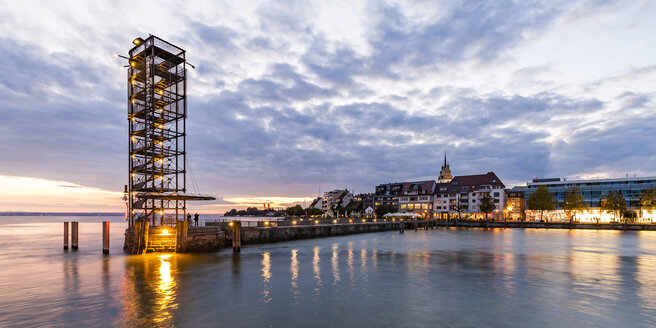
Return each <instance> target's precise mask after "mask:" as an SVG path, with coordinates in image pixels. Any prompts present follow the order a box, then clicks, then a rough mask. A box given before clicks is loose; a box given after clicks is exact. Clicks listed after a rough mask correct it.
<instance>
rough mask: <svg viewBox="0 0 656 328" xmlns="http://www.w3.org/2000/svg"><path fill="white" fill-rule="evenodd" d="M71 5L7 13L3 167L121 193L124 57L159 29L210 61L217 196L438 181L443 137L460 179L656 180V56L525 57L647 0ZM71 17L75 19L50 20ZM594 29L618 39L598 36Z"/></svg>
mask: <svg viewBox="0 0 656 328" xmlns="http://www.w3.org/2000/svg"><path fill="white" fill-rule="evenodd" d="M27 6H28V7H29V4H28V5H27ZM61 6H63V7H62V8H60V9H58V10H54V9H53V8H49V7H47V6H46V7H45V8H44V10H43V13H41V14H38V13H36V12H34V11H27V12H28V14H29V17H27V18H25V17H23V13H25V12H26V11H25V10H23V8H22V7H20V6H18V5H17V4H11V5H7V6H5V7H4V8H2V9H0V10H2V12H0V14H2V15H0V16H2V17H3V18H5V19H4V20H3V21H2V22H0V31H2V32H4V33H3V35H4V36H3V37H2V38H0V59H2V61H3V63H4V65H3V66H2V67H0V95H2V97H0V115H1V116H2V118H3V119H2V120H1V121H0V140H1V141H0V153H2V154H6V156H3V160H2V161H0V173H1V174H6V175H13V176H23V177H33V178H42V179H46V180H53V181H70V183H72V185H70V186H73V185H75V186H77V185H80V186H91V187H96V188H100V189H104V190H120V191H122V185H123V184H125V183H126V181H127V172H126V171H127V165H126V164H127V163H126V159H127V137H128V136H127V124H126V94H125V93H126V92H125V85H126V82H125V71H123V70H121V69H119V68H118V67H119V66H120V65H122V64H124V63H123V62H122V61H121V60H119V59H116V58H114V57H111V56H110V55H111V52H112V51H114V50H120V49H128V48H130V46H131V44H129V41H130V40H131V38H132V37H133V36H134V35H139V33H142V34H143V33H144V32H143V31H151V32H153V33H155V34H157V35H158V36H160V37H162V38H164V39H167V40H169V41H171V42H173V43H176V44H178V45H180V46H181V47H182V48H184V49H185V50H186V51H187V56H188V57H187V58H188V59H189V60H190V62H192V63H193V64H195V65H196V66H197V69H196V70H190V71H189V72H188V73H189V74H188V77H189V81H188V85H187V87H188V103H187V109H188V119H187V149H186V151H187V154H188V162H189V163H188V164H187V165H188V171H189V175H193V178H194V179H195V180H196V181H197V182H198V185H199V189H200V190H199V191H200V192H204V193H210V194H214V195H220V197H219V198H218V199H217V201H216V202H214V203H212V204H207V205H202V206H209V207H207V208H212V207H211V206H210V205H213V206H215V208H218V207H220V206H226V207H229V206H237V207H238V206H242V205H243V206H246V205H244V204H251V203H248V202H250V201H251V200H253V201H252V202H253V204H255V203H257V202H260V201H262V200H263V199H271V197H277V196H286V197H291V198H293V199H290V200H280V202H279V203H280V205H281V206H283V205H284V204H292V203H295V202H298V201H299V200H301V201H302V199H306V198H308V199H309V198H311V197H312V196H314V195H316V194H317V193H318V191H319V189H321V190H322V191H326V190H328V189H333V188H344V187H348V188H350V189H355V191H356V192H371V191H372V190H373V189H372V188H373V187H374V186H375V185H376V184H378V183H384V182H391V181H404V180H421V179H434V178H436V176H437V175H438V173H439V168H440V167H439V166H440V165H441V162H442V156H443V154H444V152H445V151H446V152H447V153H448V157H449V161H450V163H451V168H452V171H453V173H454V174H456V175H458V174H476V173H485V172H487V171H495V172H496V173H497V174H498V175H499V176H500V177H501V179H502V180H504V181H507V184H511V183H512V184H514V183H521V182H522V181H526V180H528V179H530V178H532V177H535V176H552V175H556V176H589V175H591V174H607V175H613V174H622V173H623V172H624V171H637V172H639V173H642V174H645V175H654V172H653V169H652V168H651V167H650V166H649V164H648V163H653V160H654V158H653V154H654V153H655V152H654V150H656V149H652V148H653V147H651V146H650V145H651V144H652V142H651V139H653V137H654V132H653V129H652V128H650V127H653V126H654V123H656V122H654V120H655V119H654V114H653V113H654V112H655V111H654V100H653V99H654V96H656V94H654V92H653V91H651V89H649V88H648V87H645V86H644V85H645V83H646V85H651V84H649V83H650V82H651V81H652V79H653V76H654V75H653V72H654V63H653V61H650V60H651V59H643V58H642V57H637V56H631V57H630V58H629V57H622V56H617V58H614V59H613V61H614V62H618V63H621V65H620V64H618V65H616V66H615V67H623V69H621V70H613V71H610V69H607V68H605V67H598V68H597V69H595V74H594V75H593V74H589V75H583V76H581V77H579V78H578V79H576V80H575V81H574V82H572V80H568V81H563V77H562V76H561V75H559V74H560V73H559V68H560V67H563V63H567V64H570V63H571V62H572V59H571V58H557V57H548V56H547V58H548V60H546V61H545V60H542V59H541V58H542V57H531V58H528V59H527V58H526V56H520V55H519V53H520V52H522V53H524V52H526V53H531V51H530V50H531V49H532V48H531V47H533V46H535V43H536V42H539V41H540V39H541V38H542V37H543V36H544V35H546V34H549V33H550V32H554V31H555V32H558V33H555V35H562V34H568V32H569V30H568V28H571V26H574V25H577V24H581V25H584V27H588V28H590V31H595V30H596V25H595V24H594V19H591V18H594V17H598V16H599V17H601V16H600V15H604V17H610V18H607V19H609V20H612V22H614V23H615V25H613V26H614V27H615V28H614V33H617V35H619V36H622V37H625V38H628V37H629V36H630V37H631V38H634V34H632V33H633V32H632V31H635V30H636V29H638V28H644V29H646V30H648V28H647V27H649V26H650V25H649V24H651V23H650V21H649V22H647V21H642V20H638V19H629V20H631V24H632V25H631V26H630V27H627V26H625V25H623V24H625V23H624V21H625V20H626V18H627V17H634V15H632V13H634V12H635V10H638V9H636V8H637V7H636V6H629V5H627V6H625V7H622V6H619V7H618V6H616V5H614V2H610V3H609V5H608V6H607V5H606V4H603V3H596V2H593V3H589V2H578V1H573V2H569V1H568V2H561V1H555V2H539V1H536V2H513V1H501V2H483V1H481V2H472V1H451V2H440V3H436V2H426V3H420V4H417V3H404V4H403V5H400V4H397V3H395V2H372V3H367V4H358V7H357V8H355V7H350V6H349V5H348V4H345V5H344V6H345V8H343V10H344V11H349V13H350V14H351V15H350V16H349V19H348V22H349V24H354V25H349V27H350V26H353V31H349V30H348V29H344V30H346V31H349V32H353V33H348V34H349V35H341V36H340V35H338V34H336V32H335V30H334V29H331V26H330V25H328V26H324V25H321V24H322V20H320V19H316V16H317V11H318V10H320V8H323V7H321V6H319V4H318V3H313V2H296V1H289V2H276V3H259V4H258V3H250V4H248V5H239V6H230V5H224V4H211V5H207V6H203V8H199V6H189V7H185V8H182V9H180V10H179V11H176V12H172V11H169V10H168V9H166V6H162V8H159V9H158V10H157V12H155V13H152V15H155V16H157V17H158V18H157V19H158V20H159V21H158V22H168V23H167V24H163V25H161V24H160V25H157V26H158V28H157V29H155V26H156V25H151V24H146V23H143V22H141V21H139V20H133V17H130V15H131V14H126V15H118V13H120V12H121V11H122V10H121V9H122V7H121V4H117V5H115V6H112V7H111V8H105V7H103V6H102V5H98V6H97V7H96V6H90V5H84V6H82V5H80V6H74V5H70V4H64V5H61ZM609 8H612V10H611V9H609ZM46 9H53V10H46ZM356 9H357V10H356ZM639 9H640V10H641V11H643V12H645V13H650V12H653V11H654V9H653V8H652V7H649V6H647V7H640V8H639ZM101 12H109V13H111V15H112V16H111V17H112V18H113V19H111V20H105V19H101V17H100V16H99V15H100V13H101ZM321 14H322V17H324V16H329V15H328V14H326V13H321ZM26 15H27V14H26ZM38 15H42V16H38ZM71 15H72V16H76V17H82V18H80V20H83V22H79V21H77V20H74V19H71V17H72V16H71ZM149 15H150V14H149ZM647 16H649V15H647ZM103 17H104V16H103ZM28 18H29V19H28ZM335 19H338V17H337V18H335ZM345 21H346V20H345ZM90 22H95V23H93V24H91V23H90ZM340 22H341V21H340ZM55 23H56V24H55ZM53 24H54V25H58V26H61V28H58V29H53V28H46V27H50V26H51V25H53ZM586 24H588V25H586ZM14 26H22V29H21V31H16V33H12V30H13V29H15V27H14ZM577 26H578V25H577ZM356 30H357V33H356ZM584 30H585V29H584ZM25 31H32V32H25ZM33 31H41V32H40V33H36V32H33ZM331 31H332V32H333V33H330V32H331ZM559 33H560V34H559ZM356 34H357V35H356ZM595 38H596V39H599V40H601V41H599V42H606V43H607V44H610V45H612V42H616V40H615V39H612V38H611V37H610V36H607V35H603V34H599V35H597V34H595V35H594V37H590V38H587V39H590V40H595ZM635 38H638V37H635ZM580 41H581V42H588V40H580ZM638 41H640V42H643V43H644V42H646V41H645V40H638ZM607 44H606V45H607ZM557 45H558V44H557ZM112 49H113V50H112ZM590 55H591V56H592V55H594V54H590ZM647 57H648V56H647ZM536 58H537V59H536ZM584 73H585V72H584ZM584 73H581V74H584ZM599 76H601V78H599ZM581 81H582V82H581ZM581 90H584V91H583V92H581ZM607 90H611V91H612V92H606V91H607ZM61 186H62V187H63V188H60V189H67V190H68V189H76V188H77V187H67V186H69V185H68V184H63V185H61ZM188 187H189V186H188ZM17 202H18V201H17ZM239 204H241V205H239ZM199 206H201V205H199ZM258 206H259V205H258ZM223 208H224V207H221V209H223Z"/></svg>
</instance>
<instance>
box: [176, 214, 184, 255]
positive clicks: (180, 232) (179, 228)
mask: <svg viewBox="0 0 656 328" xmlns="http://www.w3.org/2000/svg"><path fill="white" fill-rule="evenodd" d="M175 234H176V241H175V251H176V253H184V252H186V251H187V222H185V221H177V222H176V226H175Z"/></svg>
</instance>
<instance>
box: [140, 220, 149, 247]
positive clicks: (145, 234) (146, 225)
mask: <svg viewBox="0 0 656 328" xmlns="http://www.w3.org/2000/svg"><path fill="white" fill-rule="evenodd" d="M149 224H150V222H149V221H148V220H146V221H145V222H144V225H143V244H142V247H143V249H142V250H141V253H140V254H145V253H146V251H148V232H149V231H150V227H149Z"/></svg>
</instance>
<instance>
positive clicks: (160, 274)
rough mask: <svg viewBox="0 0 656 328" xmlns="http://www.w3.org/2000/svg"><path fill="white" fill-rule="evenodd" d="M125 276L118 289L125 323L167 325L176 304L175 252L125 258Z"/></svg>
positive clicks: (176, 257)
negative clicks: (125, 278) (124, 304)
mask: <svg viewBox="0 0 656 328" xmlns="http://www.w3.org/2000/svg"><path fill="white" fill-rule="evenodd" d="M126 271H127V275H128V279H127V280H126V283H125V284H124V286H123V290H122V291H121V294H122V299H123V300H124V302H126V311H125V312H124V316H123V319H122V320H121V321H122V322H123V323H124V325H125V326H170V325H173V319H174V315H175V313H176V310H177V308H178V300H177V292H178V291H177V289H178V283H177V272H178V255H175V254H158V255H156V254H148V255H141V256H130V257H128V258H126Z"/></svg>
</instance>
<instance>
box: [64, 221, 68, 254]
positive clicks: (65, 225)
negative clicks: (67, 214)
mask: <svg viewBox="0 0 656 328" xmlns="http://www.w3.org/2000/svg"><path fill="white" fill-rule="evenodd" d="M64 249H68V221H67V222H64Z"/></svg>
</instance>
